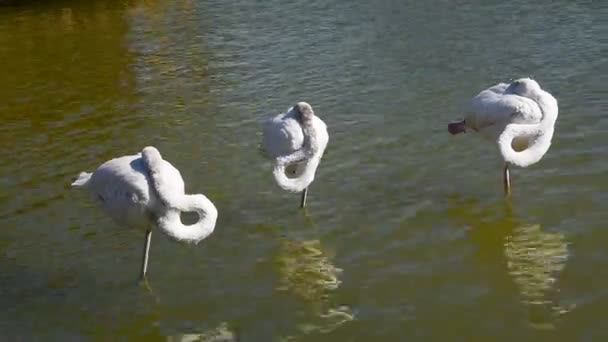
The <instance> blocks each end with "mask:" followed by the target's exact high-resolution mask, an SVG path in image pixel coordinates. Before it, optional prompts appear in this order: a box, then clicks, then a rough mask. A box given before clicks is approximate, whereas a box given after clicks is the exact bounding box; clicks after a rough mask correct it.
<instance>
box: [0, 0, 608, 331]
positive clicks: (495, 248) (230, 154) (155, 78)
mask: <svg viewBox="0 0 608 342" xmlns="http://www.w3.org/2000/svg"><path fill="white" fill-rule="evenodd" d="M3 2H4V3H6V2H7V1H6V0H5V1H0V3H3ZM15 3H16V5H15ZM83 3H87V4H83ZM607 7H608V6H607V5H606V4H605V3H604V2H601V1H580V2H572V1H553V2H547V1H519V0H516V1H503V2H498V1H491V2H488V1H469V2H466V1H427V2H422V1H419V2H396V1H381V2H371V1H307V2H293V1H289V2H285V1H257V2H254V1H246V0H242V1H240V0H239V1H186V0H175V1H169V0H158V1H101V0H99V1H89V2H77V1H59V0H58V1H46V2H43V4H41V3H37V2H32V1H18V0H17V1H13V5H10V6H7V5H4V6H0V65H2V71H1V72H0V120H1V121H2V125H1V126H0V143H1V146H2V149H0V185H1V186H2V191H1V192H0V266H1V270H2V271H1V272H0V307H1V308H2V310H0V336H2V337H3V339H10V338H12V339H14V338H18V337H20V338H23V339H32V338H35V339H40V338H47V339H51V340H62V341H63V340H67V339H102V340H115V339H117V338H118V339H120V338H128V339H137V338H141V339H145V340H169V341H182V340H183V341H191V340H207V341H235V340H239V341H355V340H356V341H370V340H373V339H377V340H379V341H380V340H381V341H396V340H425V341H428V340H436V341H446V340H467V341H470V340H479V341H488V340H497V339H499V340H509V341H513V340H519V339H523V340H538V339H544V338H556V339H564V340H574V339H583V340H590V339H595V340H602V338H606V337H608V330H607V329H606V328H605V326H603V321H604V318H605V317H606V315H608V309H607V308H608V290H607V289H608V230H607V229H608V227H607V226H606V218H608V215H607V214H606V211H605V210H606V209H605V207H606V203H607V201H608V193H607V191H608V178H607V176H606V174H607V173H608V162H607V160H608V152H607V150H606V136H607V131H608V114H607V113H608V108H607V107H608V106H607V104H608V101H607V100H606V84H608V78H607V76H606V75H607V74H608V57H607V56H608V46H607V44H606V40H605V37H607V36H608V28H607V25H606V23H605V20H604V19H605V18H606V17H608V8H607ZM529 75H533V76H534V77H535V78H536V79H538V80H539V82H540V83H541V85H542V86H543V87H545V88H546V89H548V90H549V91H550V92H552V93H553V94H554V95H555V96H556V97H557V99H558V101H559V105H560V116H559V119H558V122H557V128H556V135H555V137H554V141H553V146H552V147H551V149H550V150H549V153H548V154H547V155H546V156H545V158H544V159H543V160H542V161H541V162H540V163H539V164H537V165H534V166H533V167H530V168H528V169H516V170H514V171H513V172H512V177H513V196H512V199H511V201H510V202H505V201H504V200H503V198H502V183H501V167H502V165H501V160H500V157H499V155H498V152H497V150H496V148H495V146H492V145H489V144H487V143H485V142H483V141H482V140H480V139H478V138H477V137H475V136H474V135H469V134H467V135H464V136H458V137H452V136H449V135H448V133H447V129H446V127H447V126H446V125H447V122H449V121H450V120H452V119H457V118H459V117H460V116H461V115H462V113H463V110H464V109H465V108H466V104H467V101H468V99H469V98H470V97H472V96H473V95H475V94H476V93H477V92H478V91H479V90H480V89H483V88H485V87H487V86H489V85H492V84H495V83H497V82H499V81H505V80H508V79H509V78H514V77H521V76H529ZM301 100H304V101H308V102H310V103H311V104H312V105H313V107H314V108H315V110H316V112H317V114H318V115H319V116H320V117H322V118H323V120H324V121H325V122H326V123H327V125H328V127H329V131H330V142H329V146H328V149H327V153H326V155H325V157H324V159H323V161H322V163H321V166H320V168H319V171H318V174H317V179H316V181H315V183H314V184H313V186H312V187H311V188H310V193H309V198H308V203H309V206H308V210H307V211H301V210H300V209H299V208H298V204H299V197H298V195H293V194H288V193H285V192H283V191H281V190H280V189H279V188H278V187H277V186H276V185H275V184H274V183H273V180H272V176H271V173H270V165H269V164H268V162H267V161H266V160H264V159H263V158H262V156H261V154H260V152H259V142H260V140H261V137H260V132H261V130H260V122H261V120H262V119H263V118H265V117H267V116H268V115H271V114H276V113H278V112H280V111H282V110H284V109H286V108H288V107H289V106H291V105H293V104H294V103H295V102H297V101H301ZM146 145H155V146H156V147H158V148H159V149H160V151H161V153H162V154H163V156H164V157H165V158H166V159H168V160H169V161H170V162H171V163H173V164H174V165H175V166H176V167H178V168H179V169H180V170H181V172H182V175H183V177H184V179H185V180H186V184H187V190H188V191H189V192H203V193H205V194H206V195H207V196H208V197H210V198H211V199H212V200H213V201H214V202H215V204H216V206H217V207H218V209H219V212H220V217H219V219H218V223H217V227H216V232H215V233H214V234H213V235H212V236H211V237H210V238H209V239H207V240H205V241H203V243H201V244H200V245H198V246H189V247H187V246H181V245H178V244H175V243H172V242H170V241H168V240H167V239H166V238H165V237H163V236H162V234H160V233H156V234H154V237H153V240H152V251H151V261H150V269H149V272H150V273H149V282H148V286H144V285H138V284H137V282H136V278H137V275H138V270H139V262H140V253H141V248H142V244H143V238H144V237H143V234H142V233H141V232H138V231H129V230H124V229H121V228H119V227H116V226H115V225H114V224H113V223H112V222H111V221H110V219H109V218H108V217H106V216H105V215H104V214H103V213H102V212H101V211H100V210H98V209H97V208H96V207H95V206H94V204H93V202H92V201H90V199H89V198H88V197H87V196H86V195H85V194H84V193H81V192H79V191H76V190H72V189H70V188H69V184H70V183H71V181H72V179H73V178H74V177H75V176H76V175H77V174H78V172H80V171H84V170H89V171H91V170H93V169H94V168H95V167H96V166H98V165H99V164H101V163H102V162H103V161H105V160H107V159H109V158H111V157H113V156H119V155H124V154H133V153H136V152H138V151H140V150H141V148H142V147H144V146H146Z"/></svg>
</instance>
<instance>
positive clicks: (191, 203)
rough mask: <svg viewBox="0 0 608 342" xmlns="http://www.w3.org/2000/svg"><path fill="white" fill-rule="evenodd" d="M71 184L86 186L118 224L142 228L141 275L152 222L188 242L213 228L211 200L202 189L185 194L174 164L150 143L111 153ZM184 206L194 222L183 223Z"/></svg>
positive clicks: (197, 238) (148, 248)
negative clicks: (138, 150)
mask: <svg viewBox="0 0 608 342" xmlns="http://www.w3.org/2000/svg"><path fill="white" fill-rule="evenodd" d="M72 186H75V187H84V188H86V189H87V190H89V191H90V192H91V193H92V195H93V197H94V198H95V199H96V200H97V202H98V203H99V204H100V205H101V207H102V208H103V209H104V211H105V212H106V213H107V214H108V215H109V216H110V217H111V218H112V219H113V220H114V221H115V222H116V223H117V224H119V225H121V226H127V227H132V228H139V229H142V230H145V231H146V239H145V244H144V253H143V260H142V266H141V277H142V278H144V277H145V276H146V272H147V269H148V258H149V252H150V239H151V238H152V230H151V228H152V227H154V226H157V227H158V228H160V230H161V231H162V232H163V233H165V234H166V235H168V236H169V237H170V238H172V239H173V240H176V241H178V242H184V243H192V244H197V243H199V242H200V241H201V240H203V239H205V238H206V237H207V236H209V235H210V234H211V233H213V230H214V228H215V222H216V220H217V209H216V208H215V205H213V203H212V202H211V201H210V200H209V199H208V198H207V197H205V195H202V194H197V195H186V194H185V192H184V181H183V179H182V176H181V174H180V172H179V170H177V169H176V168H175V167H173V165H171V164H170V163H169V162H168V161H166V160H164V159H162V157H161V155H160V152H158V150H157V149H156V148H154V147H151V146H149V147H145V148H144V149H143V150H142V152H141V153H138V154H136V155H130V156H123V157H119V158H115V159H111V160H109V161H107V162H105V163H103V164H101V166H99V167H98V168H97V170H95V172H93V173H88V172H82V173H80V175H79V176H78V179H76V181H74V182H73V183H72ZM187 211H190V212H196V213H197V214H198V216H199V218H198V221H197V222H196V223H194V224H192V225H184V224H183V223H182V221H181V219H180V213H181V212H187Z"/></svg>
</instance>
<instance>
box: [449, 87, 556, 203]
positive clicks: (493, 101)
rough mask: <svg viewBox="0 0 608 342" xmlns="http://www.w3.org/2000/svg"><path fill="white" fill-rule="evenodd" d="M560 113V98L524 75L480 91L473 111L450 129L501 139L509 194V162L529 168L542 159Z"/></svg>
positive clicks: (500, 146)
mask: <svg viewBox="0 0 608 342" xmlns="http://www.w3.org/2000/svg"><path fill="white" fill-rule="evenodd" d="M557 116H558V105H557V100H556V99H555V98H554V97H553V96H552V95H551V94H549V93H548V92H546V91H545V90H543V89H542V88H541V87H540V85H539V84H538V83H537V82H536V81H534V80H532V79H530V78H522V79H519V80H516V81H513V82H512V83H510V84H506V83H499V84H497V85H495V86H493V87H490V88H488V89H486V90H483V91H482V92H480V93H479V94H478V95H477V96H475V97H474V98H473V100H472V102H471V112H470V113H469V114H467V115H466V117H465V119H464V120H462V121H459V122H454V123H450V124H449V125H448V131H449V132H450V133H452V134H458V133H463V132H465V131H466V129H472V130H473V131H476V132H479V133H480V134H481V135H482V136H483V137H484V138H486V139H488V140H491V141H496V142H497V144H498V147H499V149H500V152H501V155H502V157H503V159H504V160H505V191H506V192H507V194H508V193H509V192H510V182H509V175H508V172H509V171H508V165H516V166H519V167H527V166H529V165H532V164H534V163H537V162H538V161H540V160H541V159H542V157H543V156H544V155H545V153H547V151H548V150H549V147H550V146H551V140H552V138H553V133H554V125H555V121H556V120H557Z"/></svg>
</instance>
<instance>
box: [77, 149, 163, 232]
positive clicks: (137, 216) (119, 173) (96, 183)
mask: <svg viewBox="0 0 608 342" xmlns="http://www.w3.org/2000/svg"><path fill="white" fill-rule="evenodd" d="M88 187H89V190H90V191H91V194H92V195H93V197H94V198H95V200H96V201H97V202H98V203H99V204H100V206H101V207H102V208H103V209H104V211H105V212H106V213H107V214H108V215H109V216H110V217H111V218H112V219H113V220H114V221H115V222H116V223H117V224H119V225H122V226H129V227H137V228H141V229H146V228H148V227H149V225H150V224H151V223H152V222H153V216H152V215H153V213H154V210H155V207H156V206H157V199H156V196H155V195H154V194H153V193H151V192H150V186H149V182H148V174H147V170H146V166H145V164H144V162H143V160H142V158H141V155H140V154H137V155H132V156H124V157H120V158H115V159H112V160H109V161H107V162H105V163H103V164H102V165H101V166H99V167H98V168H97V170H95V172H94V173H93V175H92V176H91V179H90V181H89V183H88Z"/></svg>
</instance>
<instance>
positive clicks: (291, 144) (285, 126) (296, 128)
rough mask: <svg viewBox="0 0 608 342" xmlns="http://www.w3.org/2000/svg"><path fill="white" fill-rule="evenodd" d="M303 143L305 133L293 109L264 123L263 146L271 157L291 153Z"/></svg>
mask: <svg viewBox="0 0 608 342" xmlns="http://www.w3.org/2000/svg"><path fill="white" fill-rule="evenodd" d="M303 143H304V133H303V132H302V127H301V126H300V124H299V123H298V121H297V120H296V119H295V117H294V112H293V111H288V112H287V113H283V114H280V115H278V116H276V117H274V118H272V119H270V120H268V121H267V122H266V123H265V124H264V136H263V140H262V146H263V148H264V152H265V153H266V156H267V157H269V158H271V159H274V158H277V157H280V156H285V155H288V154H291V153H293V152H295V151H297V150H299V149H300V148H302V144H303Z"/></svg>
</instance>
